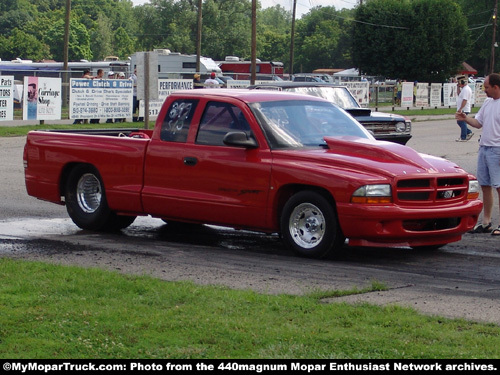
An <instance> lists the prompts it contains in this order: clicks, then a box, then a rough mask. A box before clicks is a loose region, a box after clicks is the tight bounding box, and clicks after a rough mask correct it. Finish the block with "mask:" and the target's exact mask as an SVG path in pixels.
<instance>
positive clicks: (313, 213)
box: [288, 203, 326, 249]
mask: <svg viewBox="0 0 500 375" xmlns="http://www.w3.org/2000/svg"><path fill="white" fill-rule="evenodd" d="M288 229H289V231H290V235H291V238H292V239H293V241H294V242H295V243H296V244H297V245H298V246H300V247H301V248H304V249H311V248H314V247H316V246H317V245H318V244H319V243H320V242H321V241H322V240H323V237H324V236H325V230H326V220H325V217H324V216H323V213H322V212H321V210H320V209H319V208H318V207H316V206H315V205H314V204H312V203H302V204H300V205H298V206H296V207H295V209H294V210H293V211H292V214H291V215H290V221H289V225H288Z"/></svg>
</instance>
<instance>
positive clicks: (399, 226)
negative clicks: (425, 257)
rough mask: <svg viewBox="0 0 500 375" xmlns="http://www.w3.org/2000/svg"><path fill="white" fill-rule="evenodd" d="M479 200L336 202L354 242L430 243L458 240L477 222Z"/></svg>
mask: <svg viewBox="0 0 500 375" xmlns="http://www.w3.org/2000/svg"><path fill="white" fill-rule="evenodd" d="M482 207H483V204H482V202H481V201H479V200H471V201H466V202H461V204H460V205H458V204H457V205H455V206H443V207H441V208H440V207H437V206H428V207H423V208H422V207H415V208H403V207H399V206H396V205H380V206H369V205H361V204H350V203H348V204H339V205H337V211H338V217H339V222H340V227H341V228H342V232H343V233H344V235H345V236H346V237H347V238H349V244H350V245H351V246H430V245H442V244H446V243H450V242H454V241H459V240H460V239H461V238H462V235H463V234H464V233H466V232H467V231H469V230H471V229H472V228H473V227H474V225H475V224H476V222H477V219H478V216H479V214H480V212H481V210H482Z"/></svg>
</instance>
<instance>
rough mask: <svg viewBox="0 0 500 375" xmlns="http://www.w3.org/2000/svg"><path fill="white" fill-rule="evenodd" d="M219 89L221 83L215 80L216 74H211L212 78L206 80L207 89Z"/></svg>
mask: <svg viewBox="0 0 500 375" xmlns="http://www.w3.org/2000/svg"><path fill="white" fill-rule="evenodd" d="M216 87H219V81H217V80H216V79H215V72H212V73H210V78H207V79H206V80H205V88H207V89H213V88H216Z"/></svg>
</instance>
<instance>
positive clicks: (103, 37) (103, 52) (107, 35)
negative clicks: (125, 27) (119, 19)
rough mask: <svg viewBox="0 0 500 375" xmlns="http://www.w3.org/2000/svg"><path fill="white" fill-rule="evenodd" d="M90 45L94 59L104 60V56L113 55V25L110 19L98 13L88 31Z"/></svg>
mask: <svg viewBox="0 0 500 375" xmlns="http://www.w3.org/2000/svg"><path fill="white" fill-rule="evenodd" d="M90 40H91V42H90V46H91V49H92V54H93V56H94V58H95V59H96V60H104V58H105V57H106V56H112V55H114V52H113V26H112V25H111V20H110V19H109V18H108V17H107V16H106V15H105V14H104V13H100V14H99V15H98V17H97V20H96V22H95V26H94V27H93V28H92V30H91V31H90Z"/></svg>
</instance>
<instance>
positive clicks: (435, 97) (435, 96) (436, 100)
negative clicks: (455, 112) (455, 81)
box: [430, 83, 443, 108]
mask: <svg viewBox="0 0 500 375" xmlns="http://www.w3.org/2000/svg"><path fill="white" fill-rule="evenodd" d="M442 88H443V85H442V84H441V83H431V98H430V102H431V107H434V108H437V107H441V90H442Z"/></svg>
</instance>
